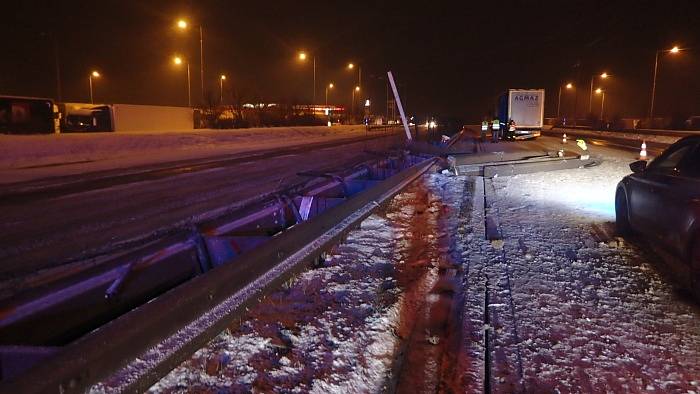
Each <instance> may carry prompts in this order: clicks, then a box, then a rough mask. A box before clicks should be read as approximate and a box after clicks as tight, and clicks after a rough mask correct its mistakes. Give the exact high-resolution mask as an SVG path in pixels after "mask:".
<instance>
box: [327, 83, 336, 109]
mask: <svg viewBox="0 0 700 394" xmlns="http://www.w3.org/2000/svg"><path fill="white" fill-rule="evenodd" d="M333 87H334V85H333V83H332V82H331V83H329V84H328V86H326V107H328V89H333Z"/></svg>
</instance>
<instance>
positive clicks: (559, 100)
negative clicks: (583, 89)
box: [557, 82, 574, 119]
mask: <svg viewBox="0 0 700 394" xmlns="http://www.w3.org/2000/svg"><path fill="white" fill-rule="evenodd" d="M573 87H574V85H573V84H572V83H571V82H569V83H567V84H566V88H567V89H573ZM560 107H561V84H560V85H559V99H558V100H557V119H559V108H560Z"/></svg>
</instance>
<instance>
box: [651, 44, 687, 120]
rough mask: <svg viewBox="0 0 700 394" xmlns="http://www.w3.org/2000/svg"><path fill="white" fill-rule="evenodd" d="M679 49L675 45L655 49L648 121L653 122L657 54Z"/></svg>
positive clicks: (657, 65) (657, 66)
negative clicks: (669, 47) (668, 47)
mask: <svg viewBox="0 0 700 394" xmlns="http://www.w3.org/2000/svg"><path fill="white" fill-rule="evenodd" d="M680 51H681V49H680V48H678V47H677V46H674V47H673V48H671V49H659V50H658V51H656V57H655V59H654V79H653V81H652V84H651V105H650V107H649V121H650V122H653V119H654V98H655V96H656V74H657V71H658V69H659V54H661V53H664V52H668V53H674V54H675V53H678V52H680Z"/></svg>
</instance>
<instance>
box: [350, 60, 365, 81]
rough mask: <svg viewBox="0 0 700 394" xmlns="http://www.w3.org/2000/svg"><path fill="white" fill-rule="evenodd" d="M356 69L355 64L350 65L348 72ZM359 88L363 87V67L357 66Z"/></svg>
mask: <svg viewBox="0 0 700 394" xmlns="http://www.w3.org/2000/svg"><path fill="white" fill-rule="evenodd" d="M354 68H355V64H354V63H348V70H352V69H354ZM357 86H362V67H361V66H359V65H358V66H357Z"/></svg>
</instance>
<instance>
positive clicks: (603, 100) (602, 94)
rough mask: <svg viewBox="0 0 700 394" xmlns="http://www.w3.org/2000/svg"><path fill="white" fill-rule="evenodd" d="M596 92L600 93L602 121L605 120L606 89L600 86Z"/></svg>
mask: <svg viewBox="0 0 700 394" xmlns="http://www.w3.org/2000/svg"><path fill="white" fill-rule="evenodd" d="M595 94H600V95H601V98H600V121H601V122H602V121H603V110H604V109H605V90H603V89H601V88H598V89H596V90H595Z"/></svg>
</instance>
